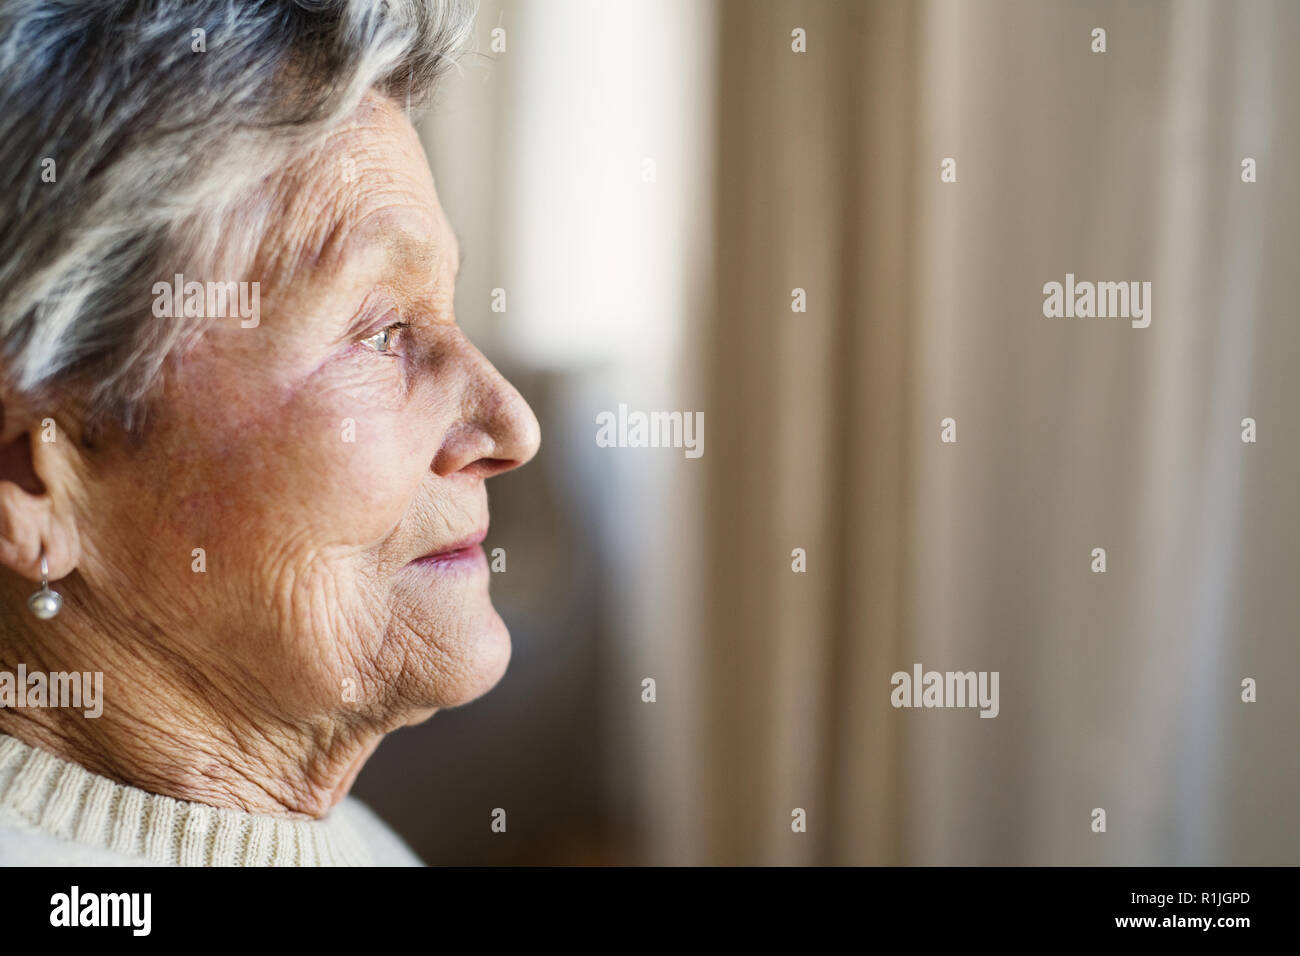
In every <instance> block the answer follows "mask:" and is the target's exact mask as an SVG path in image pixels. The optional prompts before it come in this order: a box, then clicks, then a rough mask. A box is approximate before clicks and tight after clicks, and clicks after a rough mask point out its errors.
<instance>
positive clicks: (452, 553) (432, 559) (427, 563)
mask: <svg viewBox="0 0 1300 956" xmlns="http://www.w3.org/2000/svg"><path fill="white" fill-rule="evenodd" d="M486 537H487V528H483V529H481V530H479V531H475V532H474V533H473V534H471V535H470V536H468V537H466V538H462V539H461V540H459V541H457V542H455V543H453V544H450V545H447V546H446V547H443V548H440V549H438V550H437V551H430V552H429V553H428V554H422V555H420V557H418V558H416V559H415V560H414V561H412V562H411V564H412V565H413V566H415V567H423V568H446V569H451V568H458V567H465V566H469V565H474V564H483V565H485V566H486V564H487V557H486V556H485V555H484V554H483V548H482V544H483V539H484V538H486Z"/></svg>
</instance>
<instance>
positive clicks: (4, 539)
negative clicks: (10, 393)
mask: <svg viewBox="0 0 1300 956" xmlns="http://www.w3.org/2000/svg"><path fill="white" fill-rule="evenodd" d="M11 412H12V413H11ZM0 416H2V418H3V425H2V427H0V565H3V566H4V567H6V568H8V569H9V570H11V571H13V572H14V573H16V574H19V575H21V576H23V577H25V578H27V579H28V580H31V581H40V579H41V551H42V549H44V551H45V562H46V564H47V566H48V567H49V577H50V580H51V581H56V580H58V579H59V578H63V577H67V576H68V575H69V574H71V573H72V571H73V570H74V569H75V568H76V567H77V564H78V562H79V561H80V560H81V539H80V538H79V537H78V534H77V524H76V520H75V518H74V517H73V514H72V509H71V506H70V503H71V500H72V494H71V492H72V490H73V488H74V487H75V486H74V484H73V482H75V480H76V471H75V469H74V468H73V464H74V462H75V460H76V457H77V450H76V448H74V447H73V442H72V439H71V438H70V437H69V436H68V435H67V434H66V433H65V432H64V431H62V430H61V429H60V428H59V427H58V425H57V424H56V423H55V421H54V419H53V418H51V417H49V416H48V415H47V416H44V417H38V416H36V415H34V414H31V413H28V412H25V411H23V410H20V409H19V408H16V407H14V405H13V404H11V403H9V402H6V403H4V405H2V406H0Z"/></svg>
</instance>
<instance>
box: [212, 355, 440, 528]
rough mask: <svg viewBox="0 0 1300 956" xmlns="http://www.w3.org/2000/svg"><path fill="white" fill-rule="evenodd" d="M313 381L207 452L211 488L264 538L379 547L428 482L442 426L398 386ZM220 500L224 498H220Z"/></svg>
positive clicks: (225, 432)
mask: <svg viewBox="0 0 1300 956" xmlns="http://www.w3.org/2000/svg"><path fill="white" fill-rule="evenodd" d="M353 378H355V377H345V378H344V379H343V380H342V381H341V382H338V381H336V382H323V381H319V380H318V381H315V382H309V383H307V384H306V385H304V386H303V387H301V388H299V389H297V390H295V392H294V393H293V395H292V396H291V398H290V400H288V401H286V402H284V403H282V404H280V405H278V407H275V408H273V409H271V410H268V411H262V412H259V413H257V414H255V415H251V416H245V417H244V418H242V419H241V420H240V421H239V422H238V425H237V427H236V428H234V429H223V430H222V433H221V434H222V440H221V441H220V442H218V443H216V444H215V445H214V446H212V447H210V448H209V449H208V453H207V456H206V457H207V458H208V460H207V461H206V462H205V463H204V464H203V467H202V469H201V471H202V472H203V473H204V474H203V475H202V478H203V488H202V489H193V490H194V492H195V493H196V494H198V495H200V496H202V497H211V493H212V492H213V491H214V490H217V489H219V490H220V494H221V497H222V498H224V499H225V501H224V502H222V504H223V505H225V506H227V507H228V508H229V509H230V510H232V511H234V512H236V513H237V514H239V515H240V516H241V517H243V518H245V519H246V523H247V524H248V525H250V526H251V527H253V528H256V529H259V530H261V531H263V532H264V533H272V534H275V535H277V536H278V537H280V538H282V539H287V540H295V539H298V540H301V541H302V542H303V544H304V545H305V546H308V547H311V548H313V549H320V548H326V547H338V548H344V549H347V548H355V549H359V550H360V549H373V548H377V547H379V546H380V545H381V544H382V543H383V541H384V539H385V538H386V537H387V536H388V535H389V534H390V533H391V532H392V530H393V529H394V528H395V527H396V525H397V524H398V523H399V522H400V521H401V519H402V516H403V515H404V514H405V513H406V511H407V510H408V508H409V507H410V505H411V502H412V500H413V499H414V498H415V497H416V495H417V493H418V491H419V489H420V487H421V485H422V484H423V483H424V482H426V481H427V480H428V476H429V469H430V466H431V463H432V458H433V450H434V448H435V447H436V444H435V441H434V437H433V431H434V430H433V428H432V427H431V422H430V420H429V419H428V418H426V417H423V416H421V415H420V414H419V412H418V411H416V410H415V409H413V408H412V407H411V405H410V404H400V405H399V404H396V403H394V402H393V401H392V388H391V386H389V385H378V384H375V385H369V386H368V385H367V384H366V383H365V382H359V381H355V380H352V379H353ZM214 503H215V502H214Z"/></svg>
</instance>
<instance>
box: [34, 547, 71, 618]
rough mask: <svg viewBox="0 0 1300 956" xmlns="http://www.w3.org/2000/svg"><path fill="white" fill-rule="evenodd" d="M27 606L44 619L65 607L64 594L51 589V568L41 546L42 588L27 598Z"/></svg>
mask: <svg viewBox="0 0 1300 956" xmlns="http://www.w3.org/2000/svg"><path fill="white" fill-rule="evenodd" d="M27 606H28V607H29V608H30V609H31V612H32V613H33V614H35V615H36V616H37V617H38V618H40V619H41V620H42V621H48V620H49V619H50V618H52V617H54V615H56V614H58V613H59V608H61V607H63V595H62V594H60V593H59V592H58V591H51V590H50V569H49V565H47V564H46V563H45V549H44V548H41V589H40V590H39V591H37V592H36V593H34V594H33V595H32V596H31V597H29V598H28V599H27Z"/></svg>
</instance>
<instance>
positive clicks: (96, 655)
mask: <svg viewBox="0 0 1300 956" xmlns="http://www.w3.org/2000/svg"><path fill="white" fill-rule="evenodd" d="M47 623H48V622H47ZM69 623H70V622H69ZM6 631H7V634H8V635H13V634H14V633H15V631H14V630H13V629H11V628H6ZM70 648H75V649H76V652H75V653H71V652H69V650H68V649H70ZM36 650H37V646H36V645H35V644H34V643H33V642H30V641H28V642H24V641H16V640H13V639H12V638H11V637H10V636H6V639H5V642H4V644H3V645H0V702H2V703H3V704H4V706H0V733H6V734H9V735H11V736H13V737H16V738H18V739H19V740H21V741H23V742H24V743H26V744H29V745H30V746H34V747H39V748H41V749H43V750H47V751H49V752H51V753H53V754H55V755H56V756H58V757H61V758H63V759H64V760H67V761H70V762H72V763H75V764H78V765H80V766H82V767H84V768H86V769H87V770H89V771H91V772H92V773H95V774H99V775H101V776H104V777H108V778H110V779H112V780H116V781H118V782H119V783H124V784H127V785H129V786H133V787H138V788H140V789H142V790H146V791H149V792H151V793H156V794H160V795H162V796H167V797H172V798H174V799H177V800H186V801H192V802H194V803H202V804H207V805H209V806H213V807H222V808H226V809H232V810H242V811H245V812H248V813H258V814H267V815H271V816H277V817H285V818H290V819H316V818H320V817H323V816H325V815H326V814H327V813H328V812H329V810H330V808H331V807H333V806H334V805H335V804H336V803H337V802H338V801H340V800H342V799H343V797H344V796H345V795H346V794H347V792H348V790H350V789H351V787H352V783H353V781H354V780H355V779H356V776H357V774H358V773H359V772H360V770H361V767H362V765H363V764H364V763H365V761H366V759H367V758H368V757H369V756H370V755H371V753H373V752H374V749H375V747H377V746H378V744H379V741H380V740H381V739H382V733H381V732H380V731H376V730H371V729H368V728H364V727H358V726H353V725H350V724H345V723H343V722H341V721H338V720H329V719H320V720H315V721H301V722H298V723H297V724H296V725H295V724H290V723H289V722H287V721H285V720H284V719H283V718H273V717H272V716H271V715H270V714H269V713H267V712H266V711H267V710H269V708H265V707H259V706H258V705H257V704H256V703H254V702H252V701H251V700H250V697H251V693H244V694H241V695H238V696H236V695H234V694H224V693H222V692H221V691H220V690H219V689H218V688H217V687H216V686H215V685H214V684H213V683H212V682H211V681H209V680H205V679H203V675H200V674H199V673H197V669H196V668H194V667H192V666H186V664H187V662H186V661H184V660H176V659H174V656H169V655H166V654H165V653H163V652H162V646H161V645H158V646H153V647H142V646H141V645H140V644H139V643H132V644H131V645H130V646H129V648H128V647H124V646H123V645H122V644H120V643H115V642H113V641H104V640H94V639H93V638H89V639H88V638H87V636H86V634H85V632H84V631H82V632H81V633H79V634H78V635H77V637H76V639H75V640H59V639H57V638H56V629H55V628H48V633H45V634H43V635H42V638H41V641H40V643H39V651H40V653H39V654H37V653H35V651H36ZM20 665H21V666H22V667H23V668H24V669H25V672H26V675H27V686H26V687H25V688H24V687H19V686H17V682H18V676H19V668H20ZM73 672H77V673H78V674H79V675H80V677H81V678H86V676H87V675H88V674H89V675H90V678H91V679H92V680H93V676H94V674H95V673H96V672H102V673H103V675H104V676H103V685H102V686H103V691H104V694H103V699H100V700H99V701H98V702H97V704H96V705H95V706H94V707H92V706H90V705H89V703H90V702H89V701H87V700H86V699H85V698H84V697H83V699H82V706H71V707H60V706H57V705H58V704H59V703H60V700H59V699H58V698H59V697H60V694H59V685H60V684H62V682H60V681H58V680H57V679H56V680H55V681H50V682H48V685H47V689H46V692H45V693H44V694H38V692H37V687H39V686H40V685H41V684H46V683H47V681H46V678H47V677H48V675H49V674H52V673H63V674H72V673H73ZM6 675H8V676H6ZM37 675H40V676H37ZM83 686H84V680H83ZM63 689H64V690H65V691H66V689H67V688H66V685H63ZM248 690H249V691H250V692H251V690H252V688H249V689H248ZM10 693H12V694H14V695H22V697H23V701H24V704H25V705H24V706H17V704H18V701H17V700H12V701H11V700H9V699H7V698H8V696H9V694H10ZM37 701H39V703H38V702H37ZM33 704H35V706H33ZM96 709H99V710H101V713H100V714H99V716H93V717H88V716H86V714H87V712H90V713H94V711H95V710H96Z"/></svg>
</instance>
